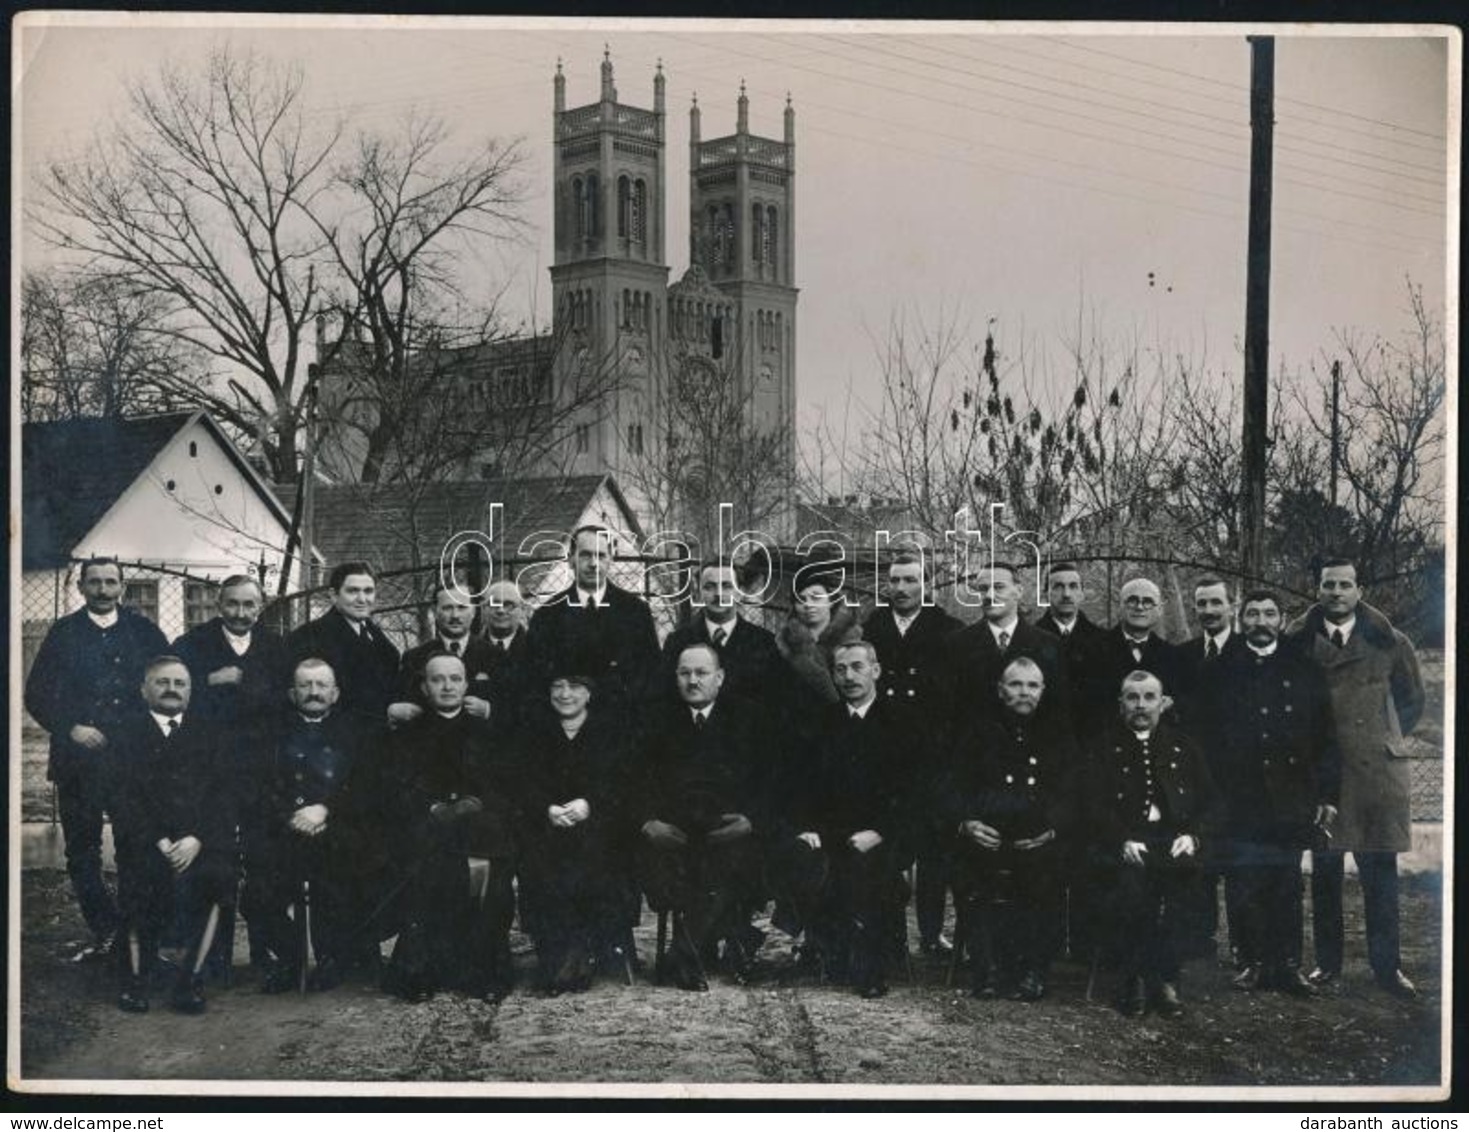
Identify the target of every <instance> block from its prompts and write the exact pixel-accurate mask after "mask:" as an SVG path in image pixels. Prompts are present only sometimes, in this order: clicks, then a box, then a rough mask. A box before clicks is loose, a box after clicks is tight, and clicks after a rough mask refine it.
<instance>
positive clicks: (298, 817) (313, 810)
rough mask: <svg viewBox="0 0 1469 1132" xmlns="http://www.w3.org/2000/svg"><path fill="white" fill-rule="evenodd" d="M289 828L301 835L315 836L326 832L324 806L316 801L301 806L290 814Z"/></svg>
mask: <svg viewBox="0 0 1469 1132" xmlns="http://www.w3.org/2000/svg"><path fill="white" fill-rule="evenodd" d="M290 826H291V830H292V831H293V832H295V833H299V834H300V835H301V836H302V837H316V836H318V835H320V834H323V833H325V832H326V807H325V806H323V805H321V804H320V803H317V804H316V805H314V806H302V807H301V808H300V809H299V810H297V811H296V812H295V813H293V814H292V815H291V821H290Z"/></svg>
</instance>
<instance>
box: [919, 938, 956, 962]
mask: <svg viewBox="0 0 1469 1132" xmlns="http://www.w3.org/2000/svg"><path fill="white" fill-rule="evenodd" d="M921 947H922V950H923V954H924V955H926V956H928V957H929V958H930V959H948V958H949V956H950V955H952V954H954V945H953V944H952V943H950V942H949V941H948V940H946V939H945V938H944V937H943V936H939V937H938V939H926V940H924V941H923V943H922V945H921Z"/></svg>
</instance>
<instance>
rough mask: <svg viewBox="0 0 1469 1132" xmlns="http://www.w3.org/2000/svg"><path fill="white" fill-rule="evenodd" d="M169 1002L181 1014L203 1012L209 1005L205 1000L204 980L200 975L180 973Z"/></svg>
mask: <svg viewBox="0 0 1469 1132" xmlns="http://www.w3.org/2000/svg"><path fill="white" fill-rule="evenodd" d="M168 1004H169V1006H171V1007H173V1009H174V1010H176V1011H177V1012H178V1013H180V1014H203V1013H204V1009H205V1007H206V1006H207V1003H206V1002H205V1001H204V980H203V979H202V978H201V977H200V976H198V975H180V976H179V979H178V981H177V982H176V983H174V984H173V994H171V995H170V996H169V999H168Z"/></svg>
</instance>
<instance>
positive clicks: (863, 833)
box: [796, 829, 882, 853]
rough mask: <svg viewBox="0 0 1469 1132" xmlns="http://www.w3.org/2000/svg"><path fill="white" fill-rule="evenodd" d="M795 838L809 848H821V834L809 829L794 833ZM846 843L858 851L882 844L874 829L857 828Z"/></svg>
mask: <svg viewBox="0 0 1469 1132" xmlns="http://www.w3.org/2000/svg"><path fill="white" fill-rule="evenodd" d="M796 840H797V841H799V842H801V843H802V844H803V845H805V846H807V847H808V848H810V849H820V848H821V834H819V833H814V832H812V831H811V830H807V831H806V832H805V833H798V834H796ZM847 844H848V845H849V846H851V847H852V848H853V849H855V850H857V852H859V853H870V852H871V851H872V850H874V849H876V848H877V847H878V846H879V845H881V844H882V834H880V833H878V832H877V830H875V829H859V830H858V831H857V832H856V833H854V834H852V836H851V837H849V838H847Z"/></svg>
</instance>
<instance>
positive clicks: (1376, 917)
mask: <svg viewBox="0 0 1469 1132" xmlns="http://www.w3.org/2000/svg"><path fill="white" fill-rule="evenodd" d="M1352 857H1353V859H1354V860H1355V861H1356V863H1357V875H1358V877H1359V878H1360V879H1361V882H1362V905H1363V911H1364V913H1365V918H1366V921H1367V961H1368V962H1369V963H1370V964H1371V965H1372V973H1373V974H1375V975H1379V976H1388V975H1391V974H1392V973H1393V972H1394V971H1396V970H1397V969H1398V968H1399V967H1401V966H1402V957H1401V955H1400V953H1399V945H1400V940H1399V922H1398V855H1397V854H1396V853H1353V854H1352Z"/></svg>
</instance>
